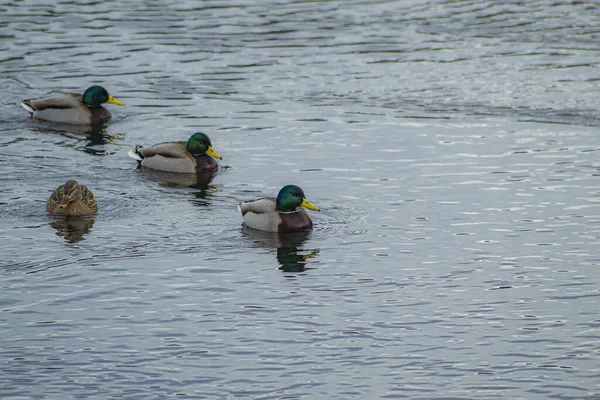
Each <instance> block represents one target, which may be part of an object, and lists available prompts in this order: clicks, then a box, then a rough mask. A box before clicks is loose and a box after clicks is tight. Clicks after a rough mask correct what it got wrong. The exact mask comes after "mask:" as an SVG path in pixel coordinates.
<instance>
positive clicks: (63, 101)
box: [21, 93, 87, 113]
mask: <svg viewBox="0 0 600 400" xmlns="http://www.w3.org/2000/svg"><path fill="white" fill-rule="evenodd" d="M82 97H83V96H82V95H80V94H76V93H58V94H55V95H52V96H48V97H44V98H41V99H30V100H23V102H22V103H21V105H22V106H23V107H24V108H25V109H26V110H27V111H29V112H30V113H34V112H36V111H44V110H48V109H67V108H82V107H85V108H87V106H86V105H85V104H83V98H82Z"/></svg>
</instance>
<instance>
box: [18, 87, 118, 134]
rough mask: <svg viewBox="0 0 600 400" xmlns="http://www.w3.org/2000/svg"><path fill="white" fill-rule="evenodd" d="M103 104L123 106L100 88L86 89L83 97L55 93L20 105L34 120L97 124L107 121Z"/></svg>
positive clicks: (108, 117) (106, 111)
mask: <svg viewBox="0 0 600 400" xmlns="http://www.w3.org/2000/svg"><path fill="white" fill-rule="evenodd" d="M103 103H111V104H117V105H123V103H122V102H120V101H119V100H116V99H115V98H113V97H112V96H110V95H109V94H108V92H107V91H106V89H104V88H103V87H101V86H92V87H90V88H88V89H87V90H86V91H85V93H84V94H83V95H81V94H77V93H56V94H53V95H51V96H48V97H44V98H41V99H30V100H23V102H22V103H21V105H22V106H23V108H25V109H26V110H27V111H29V112H30V113H31V116H32V117H33V118H36V119H42V120H45V121H52V122H61V123H67V124H77V125H84V124H97V123H101V122H105V121H108V120H109V119H110V118H111V115H110V112H109V111H108V110H107V109H106V108H104V107H102V105H101V104H103Z"/></svg>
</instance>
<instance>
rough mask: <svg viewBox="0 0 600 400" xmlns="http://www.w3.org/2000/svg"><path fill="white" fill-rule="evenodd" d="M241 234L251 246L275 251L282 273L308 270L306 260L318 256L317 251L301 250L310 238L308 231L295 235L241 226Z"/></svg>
mask: <svg viewBox="0 0 600 400" xmlns="http://www.w3.org/2000/svg"><path fill="white" fill-rule="evenodd" d="M242 233H243V235H244V237H245V238H246V239H247V240H250V241H252V243H253V245H255V246H259V247H265V248H274V249H277V256H276V258H277V262H278V263H279V265H280V267H279V269H280V270H281V271H284V272H303V271H306V270H309V269H313V268H309V267H307V266H306V265H307V263H308V260H310V259H312V258H315V257H316V256H317V255H318V254H319V249H313V250H302V249H301V246H302V245H303V244H304V242H306V240H307V239H308V237H309V236H310V234H311V232H310V231H305V232H295V233H278V232H264V231H259V230H256V229H252V228H248V227H247V226H245V225H244V226H243V228H242Z"/></svg>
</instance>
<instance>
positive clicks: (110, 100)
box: [106, 96, 125, 106]
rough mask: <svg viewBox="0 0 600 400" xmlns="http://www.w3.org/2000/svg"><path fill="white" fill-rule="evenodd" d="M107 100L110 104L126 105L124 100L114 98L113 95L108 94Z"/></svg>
mask: <svg viewBox="0 0 600 400" xmlns="http://www.w3.org/2000/svg"><path fill="white" fill-rule="evenodd" d="M106 102H107V103H110V104H116V105H118V106H124V105H125V104H123V102H122V101H119V100H117V99H115V98H114V97H112V96H108V100H107V101H106Z"/></svg>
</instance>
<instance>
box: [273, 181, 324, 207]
mask: <svg viewBox="0 0 600 400" xmlns="http://www.w3.org/2000/svg"><path fill="white" fill-rule="evenodd" d="M300 206H302V207H306V208H308V209H309V210H313V211H319V209H318V208H317V207H316V206H314V205H313V204H311V202H310V201H308V200H306V197H305V196H304V191H303V190H302V189H300V188H299V187H298V186H295V185H287V186H284V187H283V188H282V189H281V190H280V191H279V194H278V195H277V203H276V207H277V211H282V212H290V211H294V210H295V209H296V208H298V207H300Z"/></svg>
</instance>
